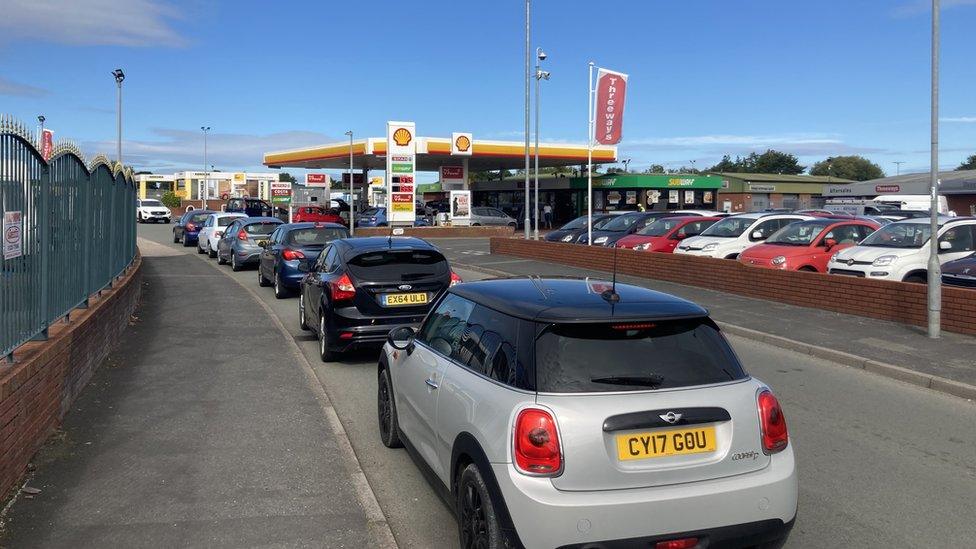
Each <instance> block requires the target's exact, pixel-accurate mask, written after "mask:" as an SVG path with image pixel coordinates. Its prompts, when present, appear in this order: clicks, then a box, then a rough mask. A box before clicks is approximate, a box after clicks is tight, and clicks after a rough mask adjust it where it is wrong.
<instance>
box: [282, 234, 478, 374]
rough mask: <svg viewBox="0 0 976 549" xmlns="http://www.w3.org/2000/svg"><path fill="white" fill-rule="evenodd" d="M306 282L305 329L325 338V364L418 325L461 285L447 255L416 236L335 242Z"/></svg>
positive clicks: (300, 312)
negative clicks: (448, 292)
mask: <svg viewBox="0 0 976 549" xmlns="http://www.w3.org/2000/svg"><path fill="white" fill-rule="evenodd" d="M303 268H308V270H309V273H308V275H307V276H305V278H304V279H302V283H301V296H300V299H299V304H298V317H299V324H300V326H301V327H302V328H303V329H312V330H313V331H314V332H315V333H316V334H317V335H318V338H319V355H320V356H321V358H322V361H323V362H326V361H329V360H332V359H333V358H334V357H335V356H336V353H341V352H345V351H348V350H350V349H352V348H354V347H359V346H374V345H375V346H378V345H382V344H383V342H384V341H386V335H387V334H388V333H389V331H390V329H392V328H393V327H395V326H400V325H414V326H415V325H417V324H419V323H420V321H421V320H423V318H424V316H425V315H426V314H427V311H428V310H429V309H430V306H431V304H432V303H434V302H435V301H437V299H438V298H439V297H440V296H441V294H443V293H444V291H446V290H447V288H448V287H450V286H451V285H453V284H456V283H458V282H460V281H461V279H460V277H458V276H457V275H456V274H454V272H453V271H452V270H451V267H450V265H449V264H448V262H447V258H445V257H444V255H443V254H441V252H440V251H439V250H438V249H437V248H436V247H434V246H433V245H432V244H430V243H428V242H427V241H425V240H421V239H419V238H412V237H402V236H389V237H365V238H345V239H341V240H335V241H333V242H332V243H331V244H329V245H328V246H326V248H325V249H324V250H323V251H322V253H320V254H319V258H318V260H317V261H316V262H315V263H314V264H313V265H311V266H310V267H303Z"/></svg>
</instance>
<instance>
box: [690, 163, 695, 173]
mask: <svg viewBox="0 0 976 549" xmlns="http://www.w3.org/2000/svg"><path fill="white" fill-rule="evenodd" d="M690 162H691V173H695V161H694V160H691V161H690Z"/></svg>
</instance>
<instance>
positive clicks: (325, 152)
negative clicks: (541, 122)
mask: <svg viewBox="0 0 976 549" xmlns="http://www.w3.org/2000/svg"><path fill="white" fill-rule="evenodd" d="M471 141H472V142H471V154H470V155H455V154H452V153H451V150H452V147H451V139H450V138H437V137H417V139H416V158H417V160H416V162H417V167H416V169H417V171H432V172H436V171H438V169H439V168H440V167H441V166H457V165H460V164H461V163H463V162H466V163H467V168H468V171H491V170H516V169H524V168H525V143H524V142H522V141H486V140H474V139H472V140H471ZM349 149H350V144H349V141H343V142H338V143H328V144H325V145H318V146H314V147H307V148H301V149H291V150H287V151H276V152H269V153H265V155H264V165H265V166H268V167H270V168H282V167H289V168H305V169H334V170H343V169H347V168H349ZM529 154H530V156H531V162H532V165H533V166H534V165H535V146H534V144H533V145H531V146H530V147H529ZM586 161H587V148H586V145H578V144H577V145H573V144H567V143H539V167H540V168H550V167H559V166H581V165H584V164H586ZM616 161H617V147H615V146H594V147H593V163H594V164H607V163H613V162H616ZM352 163H353V169H355V170H362V169H365V170H384V169H386V138H382V137H370V138H367V139H359V140H354V141H353V142H352Z"/></svg>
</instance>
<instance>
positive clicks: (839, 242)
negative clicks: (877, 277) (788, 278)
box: [739, 218, 881, 273]
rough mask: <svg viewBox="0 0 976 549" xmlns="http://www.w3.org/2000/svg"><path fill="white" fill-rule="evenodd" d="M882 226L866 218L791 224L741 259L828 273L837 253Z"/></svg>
mask: <svg viewBox="0 0 976 549" xmlns="http://www.w3.org/2000/svg"><path fill="white" fill-rule="evenodd" d="M880 226H881V225H880V224H878V223H875V222H874V221H867V220H838V219H829V218H820V219H815V220H812V221H798V222H796V223H790V224H789V225H787V226H785V227H783V228H782V229H780V230H778V231H776V232H775V233H773V234H772V236H770V237H769V238H767V239H766V241H765V242H763V243H762V244H759V245H758V246H753V247H751V248H746V249H745V251H743V252H742V253H741V254H739V262H740V263H744V264H746V265H750V266H753V267H765V268H767V269H782V270H784V271H813V272H818V273H825V272H827V262H828V261H830V258H831V257H832V256H833V255H834V254H835V253H837V252H839V251H841V250H843V249H844V248H847V247H850V246H853V245H855V244H857V243H858V242H860V241H862V240H864V238H865V237H867V236H868V235H869V234H871V233H873V232H874V231H876V230H878V228H879V227H880Z"/></svg>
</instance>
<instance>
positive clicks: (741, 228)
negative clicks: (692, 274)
mask: <svg viewBox="0 0 976 549" xmlns="http://www.w3.org/2000/svg"><path fill="white" fill-rule="evenodd" d="M811 219H815V218H813V217H810V216H808V215H795V214H777V213H763V212H757V213H746V214H738V215H733V216H729V217H726V218H725V219H723V220H721V221H719V222H717V223H715V224H714V225H712V226H711V227H709V228H707V229H705V230H704V231H702V233H701V234H700V235H698V236H693V237H691V238H687V239H685V240H684V241H683V242H682V243H681V244H678V247H677V248H676V249H675V250H674V253H676V254H691V255H697V256H702V257H718V258H724V259H736V258H737V257H739V254H740V253H742V250H745V249H746V248H748V247H750V246H754V245H755V244H757V243H759V242H762V241H764V240H766V239H767V238H769V237H770V236H771V235H772V234H773V233H775V232H776V231H778V230H780V229H782V228H783V227H785V226H787V225H789V224H790V223H795V222H797V221H809V220H811Z"/></svg>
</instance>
